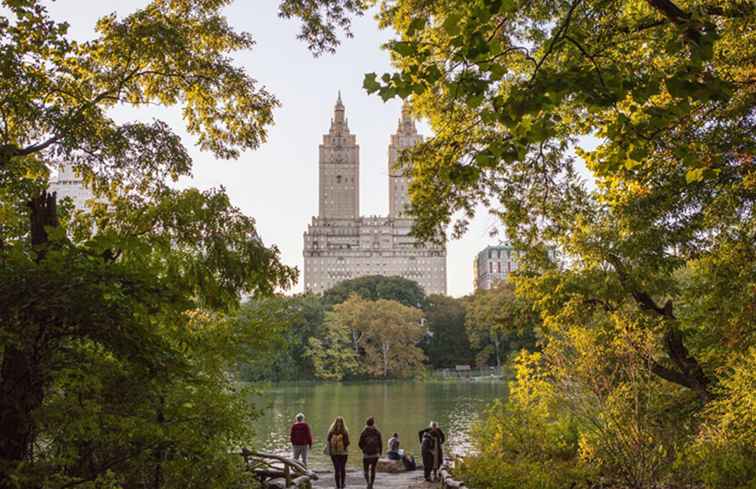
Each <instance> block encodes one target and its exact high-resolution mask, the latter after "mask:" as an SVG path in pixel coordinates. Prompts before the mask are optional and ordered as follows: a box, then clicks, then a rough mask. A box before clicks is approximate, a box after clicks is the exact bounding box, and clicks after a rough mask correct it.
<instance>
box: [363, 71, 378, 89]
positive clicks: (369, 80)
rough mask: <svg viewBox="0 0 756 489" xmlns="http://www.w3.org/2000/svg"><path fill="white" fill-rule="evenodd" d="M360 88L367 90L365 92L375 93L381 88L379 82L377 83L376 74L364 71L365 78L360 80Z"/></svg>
mask: <svg viewBox="0 0 756 489" xmlns="http://www.w3.org/2000/svg"><path fill="white" fill-rule="evenodd" d="M362 88H364V89H365V90H367V93H375V92H377V91H378V90H379V89H380V88H381V84H380V83H378V75H376V74H375V73H366V74H365V78H364V79H363V80H362Z"/></svg>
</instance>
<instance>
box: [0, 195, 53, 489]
mask: <svg viewBox="0 0 756 489" xmlns="http://www.w3.org/2000/svg"><path fill="white" fill-rule="evenodd" d="M29 208H30V209H31V215H30V221H31V223H30V224H31V244H32V248H34V250H35V251H36V253H37V256H36V259H37V261H38V262H39V261H41V260H42V259H43V258H44V256H45V254H46V245H47V242H48V236H47V231H46V229H45V227H48V226H50V227H56V226H57V225H58V216H57V206H56V199H55V194H54V193H53V194H48V193H47V192H42V194H41V195H39V196H37V197H35V198H33V199H32V200H31V202H29ZM35 326H36V325H34V324H31V325H26V329H25V330H24V332H23V334H22V335H21V336H20V337H19V338H17V340H16V341H13V342H11V343H10V344H9V345H8V346H7V347H6V348H5V351H4V352H2V365H1V366H0V467H1V468H2V469H0V470H2V471H3V472H0V489H7V488H9V487H10V484H11V482H10V481H9V478H8V473H7V472H6V470H7V471H13V470H14V469H15V468H16V467H17V466H18V465H19V464H21V463H22V462H24V461H25V460H28V459H29V458H30V457H31V449H32V445H33V442H34V436H35V433H34V431H35V430H34V419H33V413H34V411H35V410H37V409H38V408H39V407H40V406H41V405H42V401H43V400H44V387H45V383H46V382H45V381H46V379H45V373H44V369H43V367H42V357H43V353H42V352H40V351H39V347H40V345H39V342H40V341H41V340H42V339H43V337H44V334H41V333H42V332H40V331H36V328H35Z"/></svg>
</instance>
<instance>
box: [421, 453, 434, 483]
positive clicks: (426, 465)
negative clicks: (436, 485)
mask: <svg viewBox="0 0 756 489" xmlns="http://www.w3.org/2000/svg"><path fill="white" fill-rule="evenodd" d="M431 471H433V473H434V474H435V473H436V467H435V464H434V463H433V452H423V472H424V473H425V480H429V479H430V476H431Z"/></svg>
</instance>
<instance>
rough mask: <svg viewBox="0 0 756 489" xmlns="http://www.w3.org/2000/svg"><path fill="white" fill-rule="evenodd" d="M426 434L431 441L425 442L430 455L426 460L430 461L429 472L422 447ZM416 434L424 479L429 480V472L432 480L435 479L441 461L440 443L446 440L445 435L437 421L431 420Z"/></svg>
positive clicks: (442, 454)
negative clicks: (418, 440) (421, 456)
mask: <svg viewBox="0 0 756 489" xmlns="http://www.w3.org/2000/svg"><path fill="white" fill-rule="evenodd" d="M426 434H428V435H429V436H430V437H431V439H432V442H429V443H428V444H427V446H428V450H429V453H428V456H429V457H430V458H429V459H428V461H430V462H431V466H430V472H429V471H428V468H427V467H428V464H427V463H426V454H425V449H423V448H422V447H423V446H424V445H423V443H424V439H425V435H426ZM417 436H418V438H419V439H420V447H421V452H422V454H423V469H425V480H430V478H429V476H430V474H431V473H432V474H433V480H435V479H436V478H437V476H438V469H439V468H440V467H441V462H443V456H444V452H443V450H442V448H441V445H443V444H444V442H445V441H446V435H444V432H443V431H441V428H439V427H438V423H436V422H435V421H431V423H430V426H429V427H428V428H425V429H424V430H420V432H419V433H418V434H417Z"/></svg>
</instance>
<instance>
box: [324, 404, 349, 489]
mask: <svg viewBox="0 0 756 489" xmlns="http://www.w3.org/2000/svg"><path fill="white" fill-rule="evenodd" d="M326 443H327V445H326V446H327V449H328V450H327V451H328V453H329V454H330V455H331V462H333V476H334V479H336V489H344V487H346V463H347V457H348V455H349V450H348V448H349V430H347V427H346V425H345V424H344V418H342V417H341V416H337V417H336V419H335V420H333V424H331V428H330V429H329V430H328V440H327V442H326Z"/></svg>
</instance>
